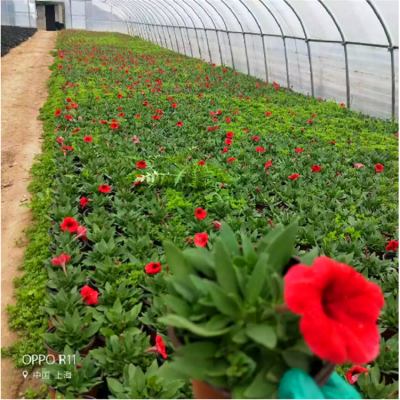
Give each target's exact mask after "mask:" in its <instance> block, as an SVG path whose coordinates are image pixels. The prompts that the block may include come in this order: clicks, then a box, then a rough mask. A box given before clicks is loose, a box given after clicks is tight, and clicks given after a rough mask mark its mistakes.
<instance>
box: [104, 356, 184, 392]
mask: <svg viewBox="0 0 400 400" xmlns="http://www.w3.org/2000/svg"><path fill="white" fill-rule="evenodd" d="M164 365H166V364H164ZM163 369H164V366H161V367H160V368H159V367H158V365H157V361H153V363H152V364H151V365H150V366H149V367H148V368H147V370H146V371H145V372H143V371H142V369H141V368H140V367H138V366H134V365H133V364H129V365H125V367H124V373H123V376H122V382H120V381H119V380H117V379H114V378H107V385H108V388H109V389H110V392H111V394H112V395H111V396H110V397H109V398H110V399H182V398H185V397H184V396H183V394H182V393H181V391H180V389H181V388H182V387H183V386H184V385H185V382H184V381H181V380H173V381H171V380H168V379H165V378H164V377H163V376H162V373H163Z"/></svg>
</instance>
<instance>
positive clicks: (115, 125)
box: [110, 122, 119, 129]
mask: <svg viewBox="0 0 400 400" xmlns="http://www.w3.org/2000/svg"><path fill="white" fill-rule="evenodd" d="M110 128H111V129H118V128H119V125H118V124H117V123H116V122H113V123H112V124H111V125H110Z"/></svg>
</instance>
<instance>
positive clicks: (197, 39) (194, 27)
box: [172, 0, 203, 59]
mask: <svg viewBox="0 0 400 400" xmlns="http://www.w3.org/2000/svg"><path fill="white" fill-rule="evenodd" d="M172 1H173V2H174V3H175V4H176V5H178V6H179V7H180V8H182V10H183V11H184V12H185V14H186V15H187V16H188V17H189V19H190V21H192V25H193V29H194V33H195V35H196V41H197V47H198V49H199V54H200V59H202V58H203V57H202V54H201V48H200V42H199V36H198V34H197V29H196V25H195V23H194V21H193V18H192V16H191V15H190V14H189V13H188V12H187V11H186V10H185V9H184V8H183V7H182V6H181V5H180V4H179V3H176V2H175V0H172ZM188 37H189V35H188ZM192 54H193V52H192Z"/></svg>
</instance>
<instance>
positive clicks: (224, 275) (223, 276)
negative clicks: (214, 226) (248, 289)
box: [214, 228, 238, 294]
mask: <svg viewBox="0 0 400 400" xmlns="http://www.w3.org/2000/svg"><path fill="white" fill-rule="evenodd" d="M221 229H222V228H221ZM214 248H215V254H214V260H215V266H216V267H215V272H216V275H217V282H218V283H219V285H220V286H221V287H222V288H223V289H224V290H225V291H226V293H227V294H229V293H233V294H238V284H237V280H236V274H235V270H234V268H233V265H232V261H231V258H230V256H229V254H228V253H227V251H226V249H225V246H224V245H223V244H222V242H221V241H220V240H217V242H216V243H215V246H214Z"/></svg>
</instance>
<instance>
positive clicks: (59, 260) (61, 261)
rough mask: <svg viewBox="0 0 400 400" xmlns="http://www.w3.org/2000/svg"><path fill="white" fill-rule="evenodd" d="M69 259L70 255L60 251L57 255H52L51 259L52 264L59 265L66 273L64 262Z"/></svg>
mask: <svg viewBox="0 0 400 400" xmlns="http://www.w3.org/2000/svg"><path fill="white" fill-rule="evenodd" d="M70 259H71V256H69V255H67V254H65V253H62V254H61V255H60V256H59V257H53V259H52V260H51V262H52V264H53V265H54V266H60V267H61V268H62V269H63V271H64V272H65V273H66V270H65V264H66V263H67V262H68V261H69V260H70Z"/></svg>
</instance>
